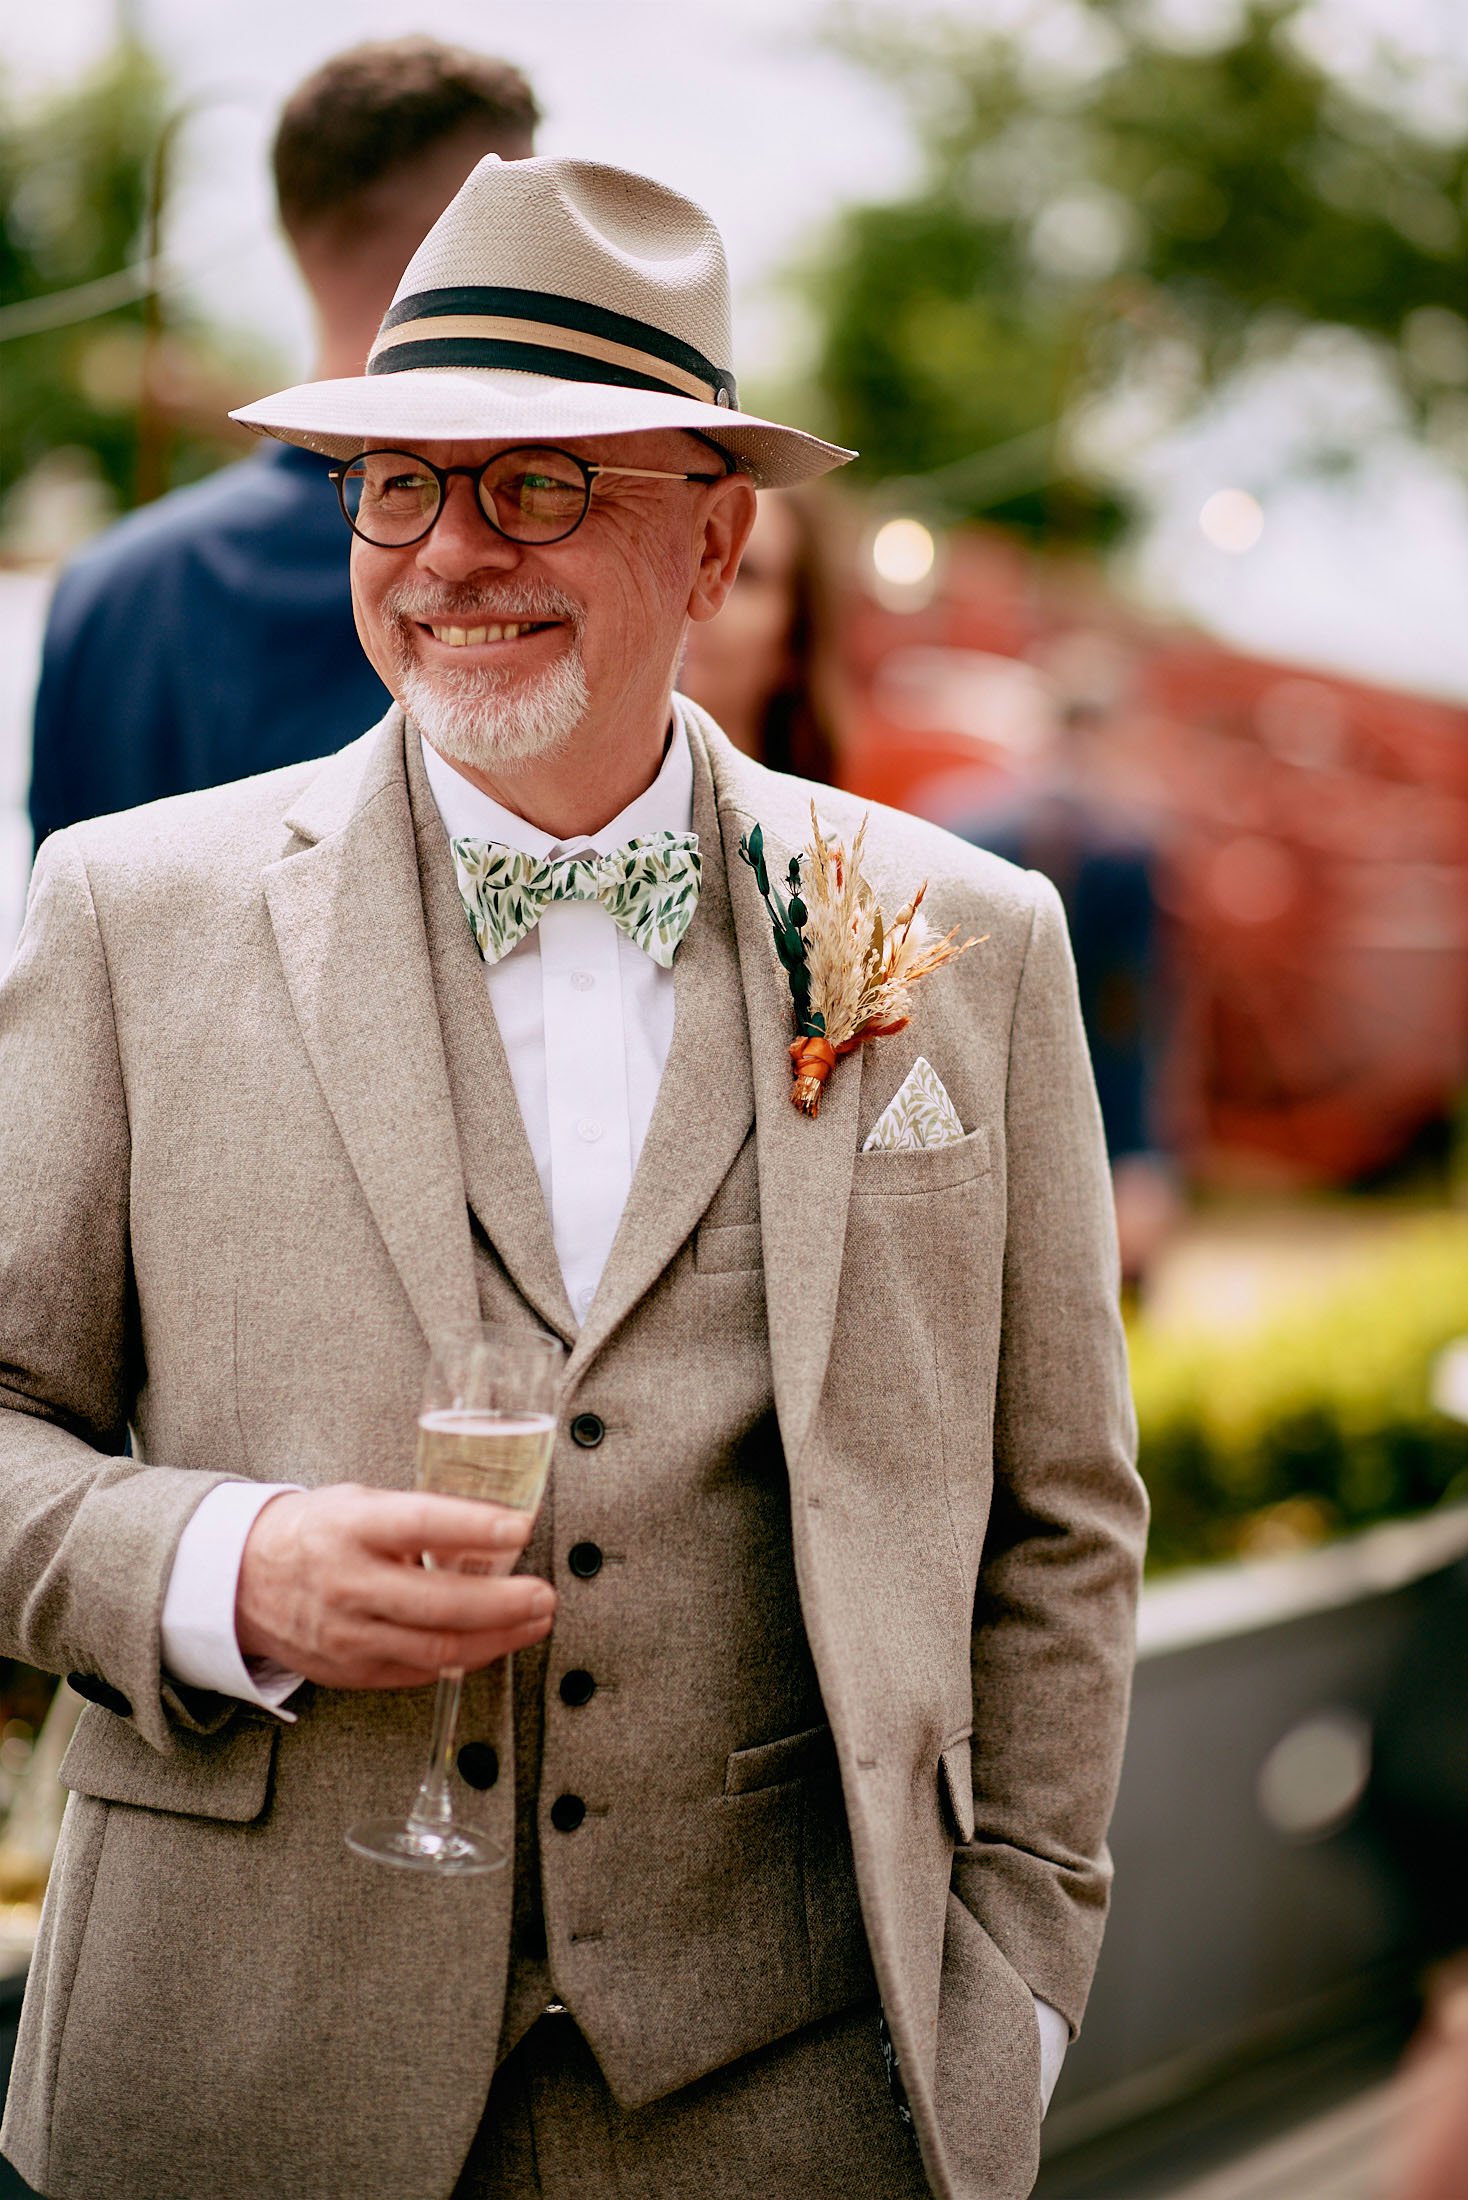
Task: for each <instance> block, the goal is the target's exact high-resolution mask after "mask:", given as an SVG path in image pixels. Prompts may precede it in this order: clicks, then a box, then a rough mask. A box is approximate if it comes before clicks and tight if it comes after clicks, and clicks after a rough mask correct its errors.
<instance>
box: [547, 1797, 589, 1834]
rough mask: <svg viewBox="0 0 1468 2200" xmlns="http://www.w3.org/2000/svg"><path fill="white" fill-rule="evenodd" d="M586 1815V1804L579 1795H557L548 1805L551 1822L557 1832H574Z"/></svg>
mask: <svg viewBox="0 0 1468 2200" xmlns="http://www.w3.org/2000/svg"><path fill="white" fill-rule="evenodd" d="M585 1816H586V1805H585V1804H584V1803H583V1802H582V1800H581V1798H580V1796H579V1795H558V1796H557V1797H556V1799H555V1801H554V1802H553V1803H552V1804H551V1807H550V1820H551V1824H552V1825H553V1826H554V1827H555V1829H556V1831H557V1833H574V1832H575V1831H576V1828H577V1827H578V1826H579V1825H580V1823H581V1821H582V1819H583V1818H584V1817H585Z"/></svg>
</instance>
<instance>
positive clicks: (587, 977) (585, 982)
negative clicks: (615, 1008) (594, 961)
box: [571, 970, 596, 993]
mask: <svg viewBox="0 0 1468 2200" xmlns="http://www.w3.org/2000/svg"><path fill="white" fill-rule="evenodd" d="M595 984H596V980H595V978H593V976H592V975H591V972H590V971H589V970H573V971H572V972H571V985H572V988H573V990H574V991H575V992H577V993H589V992H590V991H591V989H592V987H593V986H594V985H595Z"/></svg>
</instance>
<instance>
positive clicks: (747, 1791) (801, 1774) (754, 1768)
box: [724, 1726, 836, 1795]
mask: <svg viewBox="0 0 1468 2200" xmlns="http://www.w3.org/2000/svg"><path fill="white" fill-rule="evenodd" d="M835 1762H836V1745H835V1743H834V1742H833V1741H832V1739H831V1729H830V1728H829V1727H828V1726H808V1727H807V1728H806V1729H805V1731H804V1732H803V1733H801V1734H787V1735H786V1736H785V1737H784V1739H783V1740H781V1741H778V1742H761V1743H760V1744H759V1746H758V1747H757V1748H755V1749H736V1750H735V1751H734V1754H733V1755H732V1756H731V1757H730V1759H729V1762H728V1763H727V1764H726V1765H725V1767H724V1793H725V1794H726V1795H753V1794H754V1793H755V1792H756V1790H757V1789H759V1788H768V1787H778V1786H779V1785H780V1784H781V1782H782V1781H785V1780H803V1779H804V1778H805V1777H806V1775H807V1774H808V1773H812V1772H817V1771H820V1770H822V1769H824V1768H825V1767H827V1766H831V1765H834V1764H835Z"/></svg>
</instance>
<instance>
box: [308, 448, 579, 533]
mask: <svg viewBox="0 0 1468 2200" xmlns="http://www.w3.org/2000/svg"><path fill="white" fill-rule="evenodd" d="M590 492H591V483H590V480H589V478H588V476H587V475H586V474H585V473H584V472H583V471H582V469H581V467H580V465H579V464H578V463H577V461H576V460H575V459H574V458H572V457H571V456H570V454H569V453H568V452H566V451H555V450H548V449H547V450H542V449H540V448H539V447H536V448H529V447H526V448H522V449H519V450H514V451H503V452H501V454H500V456H499V457H498V458H495V459H491V460H490V462H489V464H488V466H486V468H485V469H484V472H483V473H482V474H481V475H480V477H479V502H480V504H481V505H482V506H483V509H484V515H485V517H486V519H488V520H489V522H490V524H491V525H492V526H494V527H497V528H498V529H499V531H500V533H501V534H503V535H508V536H509V537H510V539H511V541H512V542H555V541H557V540H558V539H559V537H561V536H562V535H568V534H570V533H571V531H572V529H573V528H575V527H577V526H579V524H580V522H581V519H582V516H583V514H584V513H585V510H586V505H587V499H588V497H589V495H590ZM341 497H342V505H343V508H344V510H345V512H346V515H347V518H348V519H349V520H350V521H351V523H352V525H353V527H355V528H356V530H357V532H358V534H359V535H365V536H366V538H367V540H368V541H369V542H375V543H377V544H378V545H379V546H381V547H382V548H384V549H390V548H393V547H394V546H396V545H401V544H404V543H409V542H416V541H417V540H418V539H419V538H420V537H421V536H423V535H426V534H427V532H428V530H429V528H430V527H431V526H432V525H433V522H434V520H435V518H436V517H437V515H438V508H439V505H440V503H441V502H442V491H441V489H440V487H439V481H438V476H437V475H436V474H435V473H434V472H433V470H432V468H431V467H429V466H428V465H427V464H426V462H425V461H424V460H423V459H421V458H419V457H417V456H415V454H414V453H413V452H412V451H364V452H363V454H362V456H361V457H360V458H358V459H355V460H354V461H353V463H352V464H351V465H350V466H348V467H347V468H345V469H344V471H343V473H342V477H341Z"/></svg>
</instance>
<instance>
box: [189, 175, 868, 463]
mask: <svg viewBox="0 0 1468 2200" xmlns="http://www.w3.org/2000/svg"><path fill="white" fill-rule="evenodd" d="M231 417H232V418H233V419H235V420H238V421H241V422H242V423H243V424H244V425H245V426H246V427H248V428H253V429H254V430H255V431H256V432H257V433H258V434H266V435H273V436H278V437H279V438H280V439H281V440H282V441H284V442H287V443H298V444H303V445H304V446H305V447H306V448H307V449H309V450H315V451H321V452H323V453H325V454H326V455H327V456H329V457H333V458H348V457H352V456H354V455H355V454H356V453H357V452H358V451H360V450H363V449H366V448H369V447H371V446H372V445H389V446H391V445H406V446H414V445H417V444H419V443H428V442H472V441H491V440H492V441H502V440H504V439H507V438H508V439H512V440H514V441H517V442H518V441H534V442H550V441H557V440H562V439H571V438H573V437H581V436H597V437H600V436H607V435H627V434H633V433H636V432H639V431H641V430H645V429H651V428H693V429H698V430H699V431H701V432H702V433H703V434H705V435H709V436H712V437H713V438H714V440H715V441H716V442H718V443H719V444H720V445H721V446H722V447H723V448H724V449H725V450H727V451H729V452H730V453H731V454H732V455H733V456H734V457H735V458H737V459H738V460H739V461H740V463H741V464H742V465H743V466H745V467H746V468H747V469H748V471H749V473H750V474H751V476H752V477H753V479H754V481H755V482H756V483H757V484H758V485H759V486H761V487H766V488H779V487H787V486H790V485H792V484H794V483H796V482H800V481H808V480H811V479H813V478H814V477H815V476H816V475H818V474H823V473H827V472H829V471H830V470H831V468H833V467H835V466H840V465H844V464H845V463H846V461H847V460H848V459H849V458H850V457H851V456H852V455H853V454H852V453H851V452H850V451H844V450H842V449H840V448H839V447H838V446H837V445H835V444H832V443H824V442H822V441H821V439H820V438H819V437H818V436H813V435H808V434H806V433H805V432H804V431H803V430H801V429H799V428H789V427H785V426H783V425H782V424H781V423H779V422H777V421H770V420H762V419H759V418H758V417H756V416H753V415H750V414H747V413H744V412H741V411H740V410H739V405H738V395H737V385H736V382H735V378H734V371H733V361H732V337H731V332H730V315H729V275H728V267H727V264H726V261H725V257H724V245H723V240H722V238H721V237H720V235H719V232H718V229H717V227H716V226H715V224H714V222H713V221H712V219H711V218H710V217H709V215H708V214H706V213H705V212H704V210H703V208H702V207H701V206H697V205H695V203H694V202H693V200H691V199H687V198H684V197H683V196H682V194H681V193H679V192H676V191H673V190H670V189H669V188H668V186H667V185H665V184H661V183H657V182H655V181H654V180H653V179H652V178H651V177H648V176H639V175H634V174H633V173H632V172H631V171H630V170H628V169H624V168H612V167H608V166H607V165H605V164H604V163H602V162H599V161H588V160H569V159H562V158H554V159H544V160H523V161H501V160H500V159H499V158H497V157H496V156H495V155H493V154H491V155H490V156H489V157H488V158H487V159H485V160H482V161H481V162H480V163H479V165H478V167H477V168H475V170H474V172H473V174H472V175H471V176H469V178H468V179H467V181H466V182H465V183H464V185H463V187H462V189H461V190H460V191H459V193H458V195H457V196H456V197H455V198H454V200H453V201H452V203H451V204H450V205H449V206H448V207H446V208H445V210H444V212H443V213H442V214H441V215H440V216H439V219H438V220H437V221H436V222H435V223H434V225H433V228H432V229H431V230H430V231H429V232H428V235H427V236H426V237H425V238H424V240H423V242H422V244H421V245H420V246H419V247H418V250H417V251H416V252H415V253H414V255H413V257H412V259H411V260H410V262H409V263H408V266H407V268H406V270H405V271H404V274H403V278H402V281H401V282H400V283H399V284H398V288H397V292H396V294H395V296H394V298H393V302H392V305H391V306H390V308H389V309H388V312H387V314H386V316H385V318H384V320H383V324H382V327H381V329H380V330H379V332H378V335H377V338H376V340H375V342H374V344H373V346H372V351H371V354H370V356H369V359H368V362H367V371H366V373H365V374H363V375H358V376H353V377H350V378H346V379H341V380H337V381H331V382H305V383H300V384H298V385H297V386H296V387H295V388H293V389H288V390H282V391H279V392H278V393H277V394H276V395H275V396H273V397H265V398H261V399H259V400H258V401H257V402H256V403H254V404H252V405H245V406H242V407H241V408H240V409H239V410H238V411H237V412H235V413H233V414H232V415H231Z"/></svg>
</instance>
